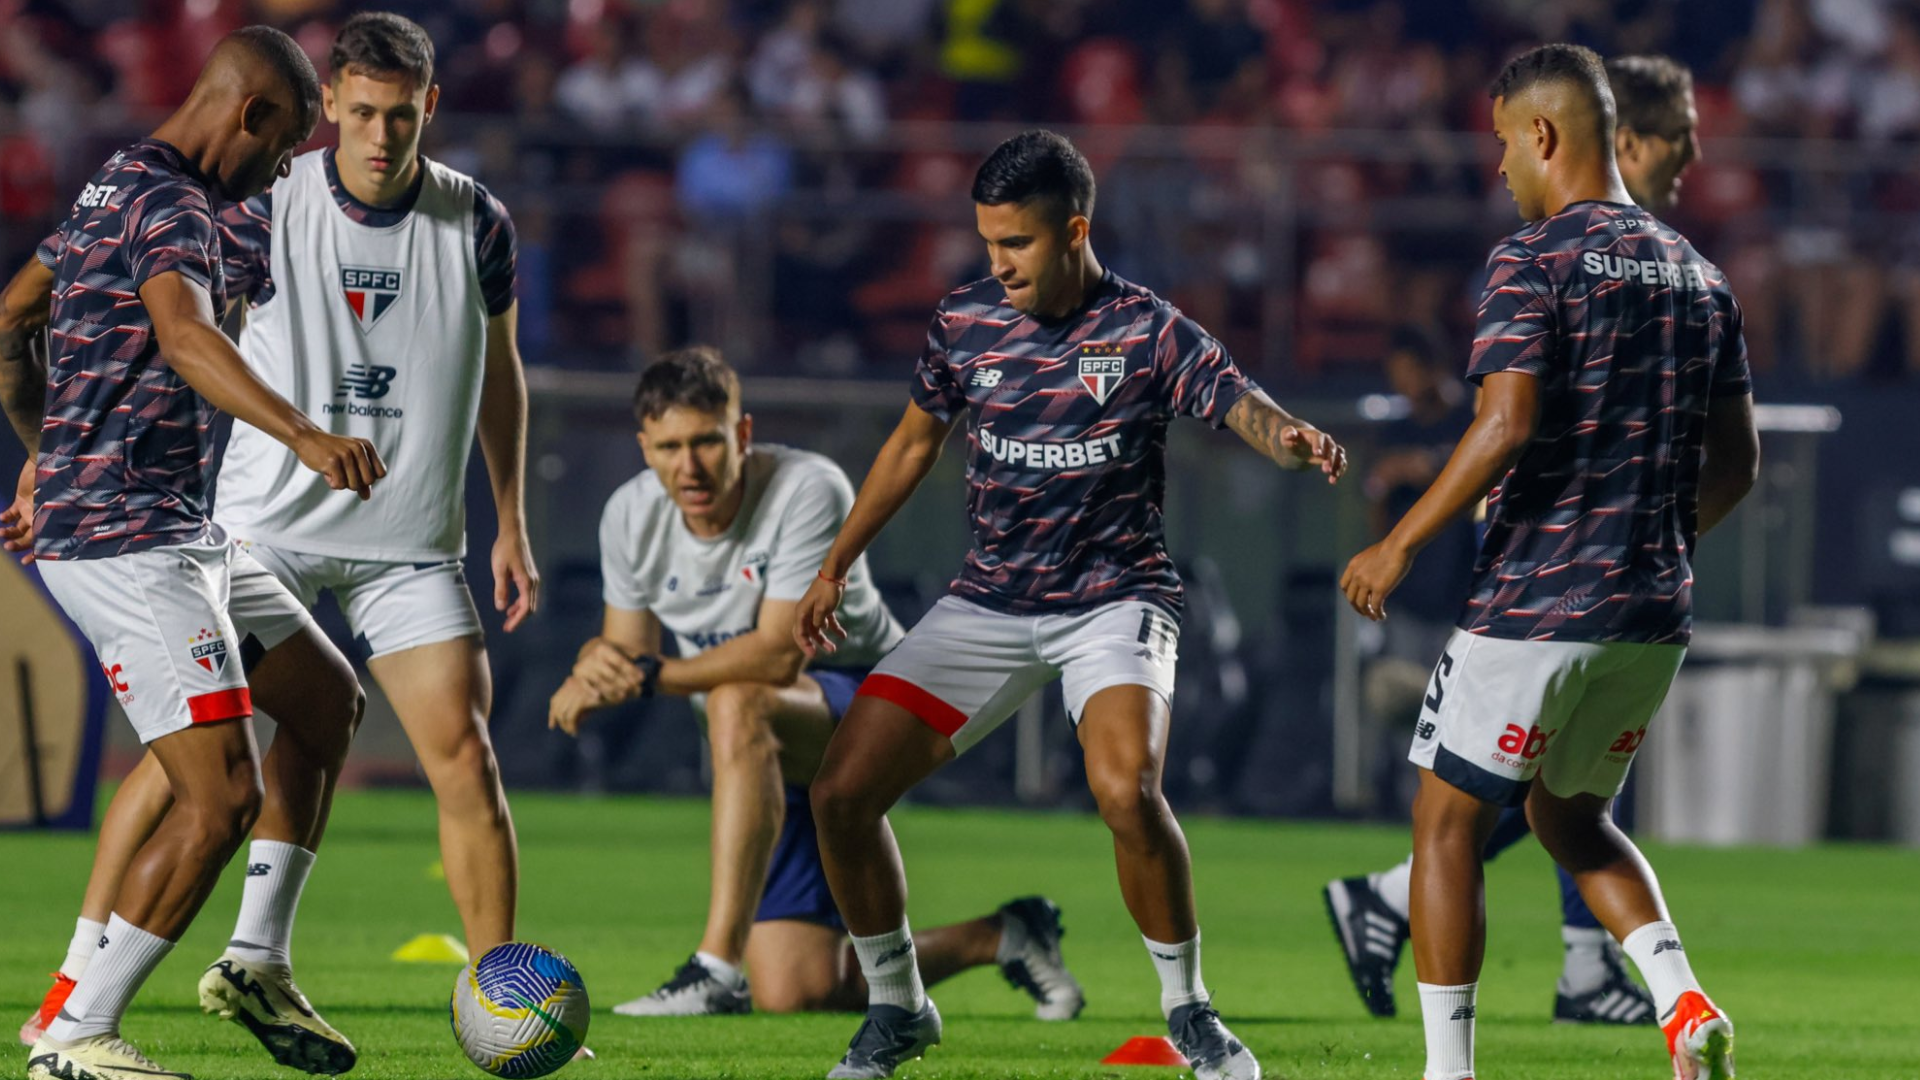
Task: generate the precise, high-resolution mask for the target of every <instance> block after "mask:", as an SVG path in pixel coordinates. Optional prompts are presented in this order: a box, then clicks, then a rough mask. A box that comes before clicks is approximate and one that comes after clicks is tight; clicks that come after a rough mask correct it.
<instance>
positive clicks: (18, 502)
mask: <svg viewBox="0 0 1920 1080" xmlns="http://www.w3.org/2000/svg"><path fill="white" fill-rule="evenodd" d="M34 469H35V465H34V461H33V459H31V458H29V459H27V463H26V464H25V465H23V466H21V467H20V482H19V483H18V484H17V485H16V486H15V488H14V493H13V500H12V501H11V502H9V503H8V504H7V507H6V509H4V510H0V547H4V548H5V549H6V550H8V551H10V552H13V553H15V554H17V555H19V556H20V561H21V563H23V564H25V563H30V562H32V561H33V476H34Z"/></svg>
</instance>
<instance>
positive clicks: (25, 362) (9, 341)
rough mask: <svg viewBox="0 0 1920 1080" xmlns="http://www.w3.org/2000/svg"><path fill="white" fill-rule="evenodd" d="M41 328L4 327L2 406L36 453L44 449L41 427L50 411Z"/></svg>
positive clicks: (22, 440) (0, 336)
mask: <svg viewBox="0 0 1920 1080" xmlns="http://www.w3.org/2000/svg"><path fill="white" fill-rule="evenodd" d="M39 336H40V335H39V332H38V331H37V330H36V331H28V330H24V329H19V328H5V329H0V410H4V411H5V412H6V414H7V424H8V426H10V427H12V428H13V433H14V434H15V435H17V436H18V437H19V439H20V444H21V445H22V446H24V447H26V448H27V455H28V456H29V457H32V456H34V455H36V454H38V453H39V452H40V427H41V425H42V424H43V423H44V422H45V418H46V413H47V369H46V367H45V365H43V364H42V363H41V359H40V357H38V356H36V355H35V350H34V348H33V343H34V339H36V338H38V337H39Z"/></svg>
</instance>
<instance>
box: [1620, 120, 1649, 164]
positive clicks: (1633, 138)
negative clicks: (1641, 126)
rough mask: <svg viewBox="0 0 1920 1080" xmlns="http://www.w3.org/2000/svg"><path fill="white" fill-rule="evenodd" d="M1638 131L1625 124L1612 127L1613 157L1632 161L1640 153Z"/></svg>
mask: <svg viewBox="0 0 1920 1080" xmlns="http://www.w3.org/2000/svg"><path fill="white" fill-rule="evenodd" d="M1641 145H1642V144H1641V142H1640V133H1639V132H1637V131H1635V130H1633V129H1632V128H1630V127H1627V126H1625V125H1619V126H1616V127H1615V128H1614V129H1613V159H1614V160H1615V161H1633V160H1635V159H1636V158H1637V156H1638V155H1639V153H1640V147H1641Z"/></svg>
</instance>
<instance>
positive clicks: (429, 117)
mask: <svg viewBox="0 0 1920 1080" xmlns="http://www.w3.org/2000/svg"><path fill="white" fill-rule="evenodd" d="M439 107H440V84H439V83H434V84H433V85H432V86H429V87H427V102H426V105H424V106H423V107H422V108H421V110H420V122H421V123H423V124H431V123H433V110H435V109H437V108H439Z"/></svg>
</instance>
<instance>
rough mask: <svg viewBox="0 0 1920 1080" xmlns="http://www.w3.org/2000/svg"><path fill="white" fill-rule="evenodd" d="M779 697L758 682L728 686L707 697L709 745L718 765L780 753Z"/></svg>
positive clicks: (717, 689) (769, 688)
mask: <svg viewBox="0 0 1920 1080" xmlns="http://www.w3.org/2000/svg"><path fill="white" fill-rule="evenodd" d="M777 704H778V695H777V694H776V692H775V691H774V689H773V688H772V687H770V686H766V685H762V684H758V683H727V684H726V685H724V686H716V687H714V688H713V690H712V691H711V692H709V693H708V694H707V742H708V744H709V745H710V746H711V747H712V748H713V759H714V762H715V763H716V764H725V763H728V762H737V761H751V760H754V759H760V758H766V757H771V756H773V755H775V754H778V753H779V751H780V742H779V740H778V739H777V738H776V737H775V736H774V733H773V711H774V709H775V707H776V706H777Z"/></svg>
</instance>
